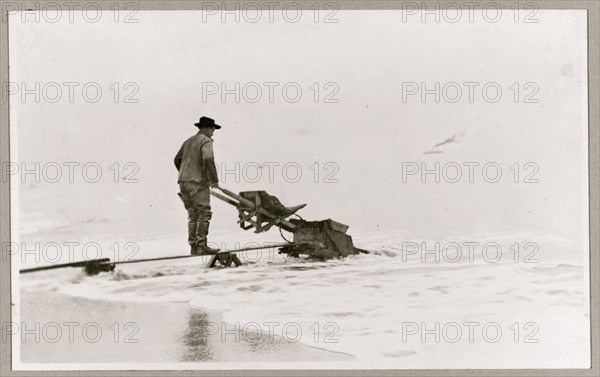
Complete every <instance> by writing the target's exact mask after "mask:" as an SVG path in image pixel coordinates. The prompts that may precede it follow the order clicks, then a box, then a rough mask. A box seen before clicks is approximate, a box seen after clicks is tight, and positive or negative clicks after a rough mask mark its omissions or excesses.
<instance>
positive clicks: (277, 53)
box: [9, 11, 587, 239]
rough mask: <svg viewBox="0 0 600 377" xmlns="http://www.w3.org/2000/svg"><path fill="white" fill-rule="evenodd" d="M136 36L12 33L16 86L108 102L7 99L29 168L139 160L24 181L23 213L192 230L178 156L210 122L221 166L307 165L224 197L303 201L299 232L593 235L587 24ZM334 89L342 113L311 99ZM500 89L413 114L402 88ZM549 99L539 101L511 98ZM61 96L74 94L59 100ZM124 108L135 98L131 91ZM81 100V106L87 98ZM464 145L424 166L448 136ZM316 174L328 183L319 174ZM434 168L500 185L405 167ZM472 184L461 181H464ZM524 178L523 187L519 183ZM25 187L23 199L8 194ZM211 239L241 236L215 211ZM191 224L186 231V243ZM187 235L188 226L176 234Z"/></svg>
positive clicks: (390, 19)
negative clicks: (90, 174)
mask: <svg viewBox="0 0 600 377" xmlns="http://www.w3.org/2000/svg"><path fill="white" fill-rule="evenodd" d="M137 18H138V19H139V21H140V22H139V23H135V24H123V23H114V22H113V21H112V19H111V18H110V17H106V18H103V19H102V20H101V21H100V22H98V23H95V24H91V23H86V22H83V21H81V20H80V21H79V22H77V21H76V22H74V23H69V22H68V20H64V21H66V22H62V21H61V22H58V23H54V24H51V23H46V22H40V23H35V22H28V23H22V22H20V18H19V17H18V15H17V16H12V18H11V19H10V24H9V25H10V33H9V37H10V41H9V46H10V81H11V82H16V83H19V84H20V83H22V82H25V83H27V86H28V88H29V87H33V85H34V83H35V82H36V81H38V82H41V83H42V84H41V85H42V86H43V85H44V84H46V83H48V82H57V83H63V82H80V83H82V85H83V84H85V83H88V82H96V83H98V84H99V85H100V86H101V88H102V89H103V97H102V99H101V100H100V101H99V102H98V103H95V104H91V103H86V102H85V101H84V100H83V99H82V97H81V95H80V94H76V96H75V102H74V103H69V102H68V100H67V99H66V98H63V99H62V100H61V101H59V102H57V103H48V102H47V101H41V102H40V103H35V102H34V101H32V97H31V96H30V97H28V98H29V100H27V101H26V102H25V103H22V102H20V101H19V97H18V96H16V100H13V101H12V102H11V137H12V140H11V147H12V152H13V153H16V154H17V158H18V160H19V161H21V162H32V163H33V162H35V161H40V162H42V163H45V162H49V161H56V162H58V163H62V162H64V161H80V162H81V163H82V164H83V163H85V162H90V161H95V162H98V163H99V164H101V165H102V167H104V168H105V171H106V173H107V174H108V172H109V171H108V166H110V165H111V163H112V162H116V161H119V162H121V163H125V162H128V161H133V162H135V163H136V164H137V165H138V166H139V172H138V174H137V177H138V178H139V183H137V184H129V185H126V184H112V183H110V182H106V180H103V181H102V182H101V184H95V185H93V184H89V183H86V182H82V181H81V180H77V182H76V183H73V184H69V183H65V182H61V183H58V184H48V183H40V184H38V185H36V187H35V188H31V185H22V187H21V188H22V190H21V192H20V205H22V206H23V209H22V210H23V211H37V212H40V213H43V214H48V216H49V217H50V218H60V217H64V218H67V219H68V218H71V217H76V218H77V219H79V220H81V221H85V220H86V219H102V218H108V219H111V220H112V221H114V222H116V223H117V224H118V223H121V224H123V228H127V226H129V225H128V224H131V223H132V222H141V223H144V224H147V227H146V229H147V231H148V233H149V234H156V233H160V232H167V233H168V232H171V231H175V230H177V231H180V230H181V229H183V228H185V216H186V214H185V211H184V209H183V207H182V205H181V203H180V202H179V199H178V197H177V196H176V195H175V194H176V192H177V191H178V186H177V174H176V173H177V172H176V170H175V167H174V165H173V158H174V156H175V154H176V152H177V150H178V149H179V147H180V145H181V143H182V142H183V141H184V140H185V139H186V138H187V137H189V136H191V135H193V134H194V133H195V132H196V128H195V127H194V126H193V123H194V122H196V121H197V119H198V118H199V117H200V116H202V115H206V116H210V117H212V118H214V119H215V120H216V121H217V122H218V123H219V124H221V125H222V126H223V129H221V130H218V131H217V132H216V133H215V155H216V159H217V163H218V164H226V165H227V166H228V167H229V168H233V166H234V164H235V163H236V162H240V163H241V165H242V166H243V165H244V164H248V163H253V162H257V163H265V162H278V163H280V165H281V166H282V165H284V164H286V163H290V162H296V163H298V164H300V166H302V168H303V174H304V175H303V176H302V178H301V179H300V180H299V182H297V183H289V182H286V181H285V180H284V179H283V178H282V173H281V169H276V170H275V173H276V174H275V176H274V177H275V181H274V182H272V183H271V182H269V181H268V179H267V178H266V177H264V178H263V179H261V180H260V181H259V182H257V183H251V182H239V183H236V182H231V176H230V177H228V180H227V181H226V182H225V183H223V182H222V185H223V186H224V187H227V188H229V189H231V190H233V191H244V190H255V189H262V190H267V191H269V192H270V193H272V194H275V195H277V196H279V197H280V198H281V199H283V200H284V202H285V203H287V204H298V203H308V206H307V207H306V208H305V209H304V210H302V215H303V217H304V218H306V219H315V220H316V219H322V218H333V219H336V220H339V221H341V222H343V223H346V224H349V225H350V226H351V229H356V230H355V231H354V232H355V233H356V232H357V231H369V232H375V231H381V232H384V231H385V232H392V231H406V232H408V233H411V232H414V233H420V234H432V235H433V234H444V235H448V234H469V233H476V232H496V231H541V232H548V233H557V234H561V235H566V236H573V237H575V238H576V239H578V238H580V237H581V236H582V235H584V234H587V230H586V229H587V220H586V216H587V209H586V205H587V200H586V196H587V189H586V183H587V178H586V176H587V131H586V127H587V113H586V112H587V94H586V93H587V66H586V61H587V52H586V48H587V47H586V46H587V42H586V29H587V26H586V14H585V11H540V12H539V13H538V15H537V18H538V19H539V22H538V23H535V24H525V23H515V22H514V21H513V19H512V17H509V16H507V17H505V18H503V19H501V20H500V21H499V22H498V23H495V24H492V23H487V22H483V21H481V20H479V21H476V22H474V23H468V22H459V23H456V24H450V23H446V22H441V23H434V22H431V23H426V24H422V23H420V22H408V23H403V22H402V17H401V15H400V13H399V12H395V11H340V12H339V13H338V14H337V19H338V20H339V22H338V23H335V24H324V23H314V22H313V21H312V18H311V17H308V16H307V17H304V18H303V19H302V20H301V21H300V22H298V23H297V24H291V23H287V22H282V21H281V20H279V21H278V22H274V23H268V22H259V23H256V24H252V23H247V22H240V23H235V22H228V23H225V24H223V23H221V22H220V21H218V19H209V22H202V17H201V13H200V12H192V11H186V12H183V11H152V12H150V11H147V12H140V13H138V14H137ZM115 82H119V83H120V85H121V88H122V87H123V85H124V84H125V83H127V82H134V83H136V85H137V86H138V87H139V91H138V92H137V94H136V95H135V98H137V99H139V103H137V104H132V103H122V100H121V101H120V102H121V103H117V104H115V103H113V102H112V94H113V93H112V92H111V90H110V89H109V87H111V85H112V84H113V83H115ZM211 82H215V83H221V82H225V83H227V86H228V87H229V88H233V87H234V85H235V82H240V84H241V86H243V85H244V84H246V83H249V82H257V83H260V84H261V85H262V83H264V82H278V83H281V84H280V86H279V88H281V87H282V86H283V85H285V84H286V83H289V82H294V83H297V84H298V85H299V86H300V87H301V88H302V90H303V96H302V98H301V99H300V100H299V101H298V102H297V103H286V101H285V100H284V99H283V97H282V96H281V94H280V91H278V90H276V91H275V93H276V94H275V97H274V103H269V101H268V100H267V98H266V93H267V90H268V89H267V87H266V86H264V85H263V86H262V88H263V91H264V92H263V94H264V95H263V98H261V100H259V101H258V102H257V103H249V102H248V101H245V100H241V101H240V103H236V102H235V101H234V100H233V96H228V97H227V98H226V101H225V102H224V103H223V102H222V101H221V100H220V98H219V96H212V97H208V99H207V101H203V98H202V88H203V83H211ZM315 82H318V83H320V84H319V85H320V87H321V95H325V94H327V93H329V92H331V90H325V89H324V88H323V85H324V84H325V83H328V82H331V83H335V85H336V87H337V88H338V91H337V93H336V94H335V96H334V97H335V98H336V99H337V100H338V103H323V100H322V98H321V99H320V101H319V103H314V101H313V97H312V95H313V92H312V91H311V89H310V88H311V86H312V85H314V83H315ZM406 82H415V83H421V82H425V83H427V84H428V87H430V88H432V87H433V86H434V84H435V82H440V83H441V85H442V86H443V85H444V84H446V83H449V82H456V83H459V84H461V85H462V83H464V82H479V83H481V85H480V86H479V88H481V87H482V86H483V85H485V84H486V83H489V82H495V83H497V84H498V85H499V86H500V87H501V88H502V90H503V94H502V98H501V99H500V100H499V101H498V102H497V103H488V102H486V101H485V100H484V99H483V97H482V95H481V91H480V90H476V92H475V93H476V95H475V100H474V102H473V103H469V101H468V100H466V96H467V90H468V89H467V87H465V86H463V89H464V92H463V96H464V97H465V98H463V99H462V100H460V101H458V102H457V103H449V102H446V101H444V100H442V101H441V102H440V103H435V102H434V101H433V100H432V96H429V97H428V101H427V102H426V103H420V101H419V96H413V97H409V99H408V101H407V103H403V101H402V90H403V83H406ZM515 82H518V83H519V85H520V88H521V89H520V94H521V96H523V97H524V96H525V95H527V94H528V93H530V92H532V89H524V85H525V84H526V83H530V82H531V83H535V84H536V86H537V88H538V89H539V90H538V91H537V93H536V94H535V95H534V98H536V99H538V100H539V102H538V103H523V97H521V98H520V101H519V103H514V101H513V94H514V93H513V91H511V89H510V87H511V86H513V85H514V83H515ZM64 88H66V87H64ZM121 90H122V92H121V94H122V95H124V94H127V93H129V92H130V91H126V90H123V89H121ZM76 93H79V92H76ZM461 134H463V135H464V136H462V137H461V138H460V140H459V141H458V143H453V144H447V145H444V146H442V147H439V148H438V149H439V150H440V151H443V153H439V154H423V152H425V151H429V150H431V148H432V147H433V146H434V145H435V144H436V143H439V142H442V141H444V140H445V139H447V138H450V137H452V135H457V136H459V135H461ZM315 162H319V163H320V164H321V174H322V175H321V176H320V177H319V180H320V181H321V182H319V183H315V182H314V181H313V171H312V170H310V169H309V167H310V166H311V165H313V164H314V163H315ZM327 162H333V163H335V164H336V166H337V167H339V171H337V173H336V174H335V176H334V178H336V179H338V180H339V182H338V183H323V182H322V181H323V178H324V175H326V174H327V173H328V172H330V171H331V170H328V171H325V170H324V169H323V165H324V164H325V163H327ZM403 162H415V163H417V164H419V165H420V164H421V163H422V162H425V163H427V164H429V165H428V166H430V167H433V164H435V162H439V163H441V164H442V165H443V164H447V163H450V162H456V163H458V164H459V165H462V164H463V163H464V162H478V163H480V164H481V165H484V164H486V163H488V162H496V163H498V164H499V165H500V166H501V167H502V168H503V178H502V179H501V180H500V182H498V183H493V184H492V183H487V182H485V181H484V180H483V179H482V176H481V170H476V173H479V174H477V175H476V176H475V182H474V183H469V182H468V181H467V179H466V178H463V180H461V181H460V182H459V183H454V184H453V183H448V182H444V181H442V182H441V183H438V184H436V183H434V182H428V183H421V182H420V180H419V179H418V178H417V177H416V176H415V177H411V178H410V179H409V181H408V182H406V183H403V182H402V163H403ZM515 162H519V163H520V165H519V166H520V167H521V173H522V174H523V175H525V174H526V173H527V172H529V171H531V170H523V165H524V164H525V163H526V162H534V163H535V164H536V165H537V166H539V171H538V172H537V174H536V175H535V178H537V179H539V183H532V184H524V183H518V184H517V183H514V182H513V175H512V174H513V172H512V171H511V170H509V168H510V166H513V164H514V163H515ZM466 172H467V170H466V168H465V170H464V171H463V173H466ZM523 178H524V177H523V176H521V177H520V179H521V180H522V179H523ZM13 187H14V186H13ZM42 190H43V191H42ZM213 212H214V213H215V215H214V221H213V224H214V225H213V227H217V228H220V229H227V228H228V227H231V228H235V227H236V224H235V218H236V215H235V213H234V211H232V210H231V209H230V208H228V206H227V205H225V204H223V203H217V201H216V199H215V200H213ZM180 228H181V229H180ZM183 231H185V229H183Z"/></svg>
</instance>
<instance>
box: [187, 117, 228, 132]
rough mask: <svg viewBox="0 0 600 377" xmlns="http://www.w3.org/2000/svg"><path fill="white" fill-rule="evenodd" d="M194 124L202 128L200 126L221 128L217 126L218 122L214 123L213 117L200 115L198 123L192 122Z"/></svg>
mask: <svg viewBox="0 0 600 377" xmlns="http://www.w3.org/2000/svg"><path fill="white" fill-rule="evenodd" d="M194 125H195V126H196V127H198V128H202V127H214V128H215V129H217V130H218V129H219V128H221V126H219V125H218V124H216V123H215V120H214V119H211V118H209V117H201V118H200V121H198V123H194Z"/></svg>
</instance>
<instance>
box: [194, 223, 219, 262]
mask: <svg viewBox="0 0 600 377" xmlns="http://www.w3.org/2000/svg"><path fill="white" fill-rule="evenodd" d="M196 224H197V227H196V250H197V253H198V254H200V255H209V254H216V253H218V252H219V249H218V248H212V247H209V246H208V244H207V238H206V237H207V236H208V227H209V225H210V221H198V222H197V223H196Z"/></svg>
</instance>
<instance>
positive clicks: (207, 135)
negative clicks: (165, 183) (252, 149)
mask: <svg viewBox="0 0 600 377" xmlns="http://www.w3.org/2000/svg"><path fill="white" fill-rule="evenodd" d="M194 125H195V126H196V127H198V128H199V131H198V133H197V134H196V135H194V136H192V137H190V138H189V139H187V140H186V141H185V142H184V143H183V145H182V146H181V149H179V152H177V156H175V167H176V168H177V170H178V171H179V176H178V179H177V183H178V184H179V190H180V193H179V194H178V195H179V196H180V197H181V199H182V200H183V205H184V206H185V209H186V210H187V212H188V244H189V245H190V247H191V253H192V255H209V254H216V253H217V252H218V251H219V249H214V248H211V247H209V246H208V244H207V236H208V228H209V225H210V220H211V218H212V212H211V208H210V189H211V188H214V187H219V180H218V176H217V168H216V166H215V158H214V155H213V139H212V136H213V133H214V132H215V130H216V129H219V128H221V126H219V125H218V124H216V123H215V121H214V120H213V119H211V118H207V117H202V118H200V121H199V122H198V123H194Z"/></svg>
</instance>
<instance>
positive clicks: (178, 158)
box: [175, 145, 183, 171]
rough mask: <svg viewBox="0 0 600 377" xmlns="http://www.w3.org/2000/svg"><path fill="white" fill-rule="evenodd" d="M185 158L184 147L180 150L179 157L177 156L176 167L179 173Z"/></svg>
mask: <svg viewBox="0 0 600 377" xmlns="http://www.w3.org/2000/svg"><path fill="white" fill-rule="evenodd" d="M182 158H183V145H182V146H181V148H179V152H177V156H175V167H176V168H177V171H179V167H180V166H181V159H182Z"/></svg>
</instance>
